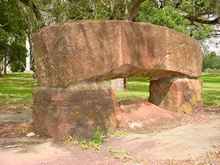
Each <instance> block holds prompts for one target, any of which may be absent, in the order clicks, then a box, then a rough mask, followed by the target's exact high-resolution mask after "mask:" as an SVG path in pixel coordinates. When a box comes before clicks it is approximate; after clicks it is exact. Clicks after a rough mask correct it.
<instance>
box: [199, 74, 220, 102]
mask: <svg viewBox="0 0 220 165" xmlns="http://www.w3.org/2000/svg"><path fill="white" fill-rule="evenodd" d="M202 80H203V99H204V103H205V105H208V106H220V73H219V74H210V73H208V74H207V73H206V74H203V76H202Z"/></svg>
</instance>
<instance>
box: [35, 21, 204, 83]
mask: <svg viewBox="0 0 220 165" xmlns="http://www.w3.org/2000/svg"><path fill="white" fill-rule="evenodd" d="M33 42H34V56H35V63H36V73H37V78H38V80H39V84H40V85H41V86H47V87H67V86H69V85H71V84H75V83H77V82H79V81H84V80H87V81H88V80H90V81H91V80H109V79H112V78H117V77H124V76H129V75H136V74H145V75H148V76H151V77H153V78H154V79H158V78H161V77H164V76H165V77H167V76H169V75H187V76H189V77H198V76H199V75H200V74H201V64H202V53H201V49H200V46H199V44H198V43H197V42H196V41H195V40H193V39H191V38H190V37H188V36H186V35H184V34H182V33H178V32H175V31H173V30H170V29H168V28H165V27H161V26H156V25H152V24H145V23H134V22H127V21H82V22H69V23H64V24H61V25H52V26H48V27H45V28H43V29H41V30H40V32H38V33H35V34H34V35H33ZM189 61H190V65H189Z"/></svg>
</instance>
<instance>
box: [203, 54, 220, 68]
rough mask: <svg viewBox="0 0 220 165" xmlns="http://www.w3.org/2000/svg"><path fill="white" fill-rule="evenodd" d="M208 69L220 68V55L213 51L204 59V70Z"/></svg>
mask: <svg viewBox="0 0 220 165" xmlns="http://www.w3.org/2000/svg"><path fill="white" fill-rule="evenodd" d="M207 69H220V56H217V55H216V53H214V52H211V53H209V54H207V55H205V56H204V59H203V71H205V70H207Z"/></svg>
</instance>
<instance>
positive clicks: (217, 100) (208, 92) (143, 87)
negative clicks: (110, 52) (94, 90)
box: [116, 73, 220, 107]
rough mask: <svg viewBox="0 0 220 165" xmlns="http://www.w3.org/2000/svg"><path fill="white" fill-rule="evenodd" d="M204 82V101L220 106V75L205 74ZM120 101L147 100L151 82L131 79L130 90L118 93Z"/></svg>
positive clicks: (207, 103)
mask: <svg viewBox="0 0 220 165" xmlns="http://www.w3.org/2000/svg"><path fill="white" fill-rule="evenodd" d="M202 80H203V99H204V104H205V105H207V106H218V107H219V106H220V73H205V74H203V76H202ZM116 96H117V98H118V99H119V100H135V99H147V98H148V96H149V80H148V79H147V78H134V77H133V78H130V79H129V81H128V90H127V91H121V92H118V93H117V95H116Z"/></svg>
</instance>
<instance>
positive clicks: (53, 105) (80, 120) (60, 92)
mask: <svg viewBox="0 0 220 165" xmlns="http://www.w3.org/2000/svg"><path fill="white" fill-rule="evenodd" d="M33 109H34V111H33V120H34V123H33V125H34V128H35V130H36V131H37V133H39V134H41V135H45V136H50V137H53V138H58V139H61V138H63V137H65V136H74V137H86V138H88V137H91V136H92V135H93V133H94V131H95V129H96V128H100V129H102V130H103V131H107V130H108V129H109V128H114V127H115V126H116V120H115V119H114V116H115V115H114V113H115V100H114V96H113V93H112V91H111V89H105V88H100V85H97V84H95V85H94V84H92V85H91V84H87V85H85V84H84V85H78V86H77V87H76V86H75V87H73V88H71V89H60V88H38V89H36V90H35V92H34V106H33Z"/></svg>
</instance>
